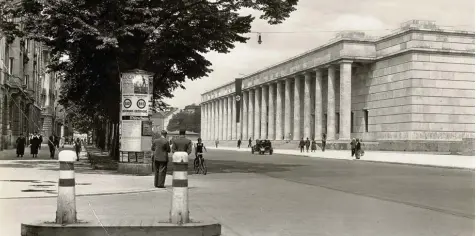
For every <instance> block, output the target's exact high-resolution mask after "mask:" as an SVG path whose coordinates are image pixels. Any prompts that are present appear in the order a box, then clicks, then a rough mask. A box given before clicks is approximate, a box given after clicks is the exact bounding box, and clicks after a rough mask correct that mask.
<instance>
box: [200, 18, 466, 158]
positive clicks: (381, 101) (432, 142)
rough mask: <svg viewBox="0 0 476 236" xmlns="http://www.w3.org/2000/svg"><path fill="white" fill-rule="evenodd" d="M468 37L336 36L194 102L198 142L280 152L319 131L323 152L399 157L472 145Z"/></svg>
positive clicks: (428, 27) (419, 32) (415, 31)
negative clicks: (261, 144) (353, 145)
mask: <svg viewBox="0 0 476 236" xmlns="http://www.w3.org/2000/svg"><path fill="white" fill-rule="evenodd" d="M474 36H475V34H474V31H473V32H467V31H455V30H443V29H440V28H439V27H438V26H437V25H436V24H435V23H434V22H432V21H418V20H413V21H409V22H405V23H403V24H402V25H401V28H400V29H399V30H398V31H397V32H395V33H393V34H390V35H387V36H385V37H381V38H378V39H373V38H370V37H367V36H365V34H364V33H362V32H342V33H339V34H338V35H337V37H336V38H335V39H334V40H333V41H331V42H330V43H328V44H326V45H324V46H321V47H318V48H316V49H314V50H312V51H309V52H307V53H305V54H303V55H300V56H297V57H294V58H292V59H289V60H287V61H285V62H282V63H280V64H278V65H275V66H272V67H270V68H266V69H263V70H261V71H258V72H256V73H254V74H252V75H250V76H247V77H245V78H241V79H237V80H236V81H235V82H232V83H229V84H226V85H223V86H221V87H218V88H215V89H213V90H211V91H208V92H206V93H204V94H202V96H201V98H202V103H201V114H202V115H201V117H202V126H201V127H202V133H201V135H202V138H203V139H204V140H237V139H239V138H241V139H242V140H247V139H249V138H252V139H253V140H255V139H270V140H276V141H273V142H274V143H275V145H285V144H282V143H281V142H283V143H284V141H282V140H300V139H301V138H304V139H306V138H307V137H309V139H312V138H314V137H315V139H316V140H321V134H322V133H326V134H327V140H328V142H327V143H328V144H330V145H329V146H330V147H331V148H336V149H342V148H347V146H348V143H349V140H350V139H351V138H362V139H363V141H364V143H365V144H366V148H367V149H374V150H375V149H377V150H406V151H449V149H451V147H452V146H455V145H454V144H455V143H458V142H462V140H463V139H465V141H466V139H468V140H472V141H473V142H474V128H475V125H474V122H475V120H474V105H475V103H474V85H475V84H474V80H475V77H474V76H475V75H474V61H475V58H474V55H475V53H474V49H475V47H474V39H475V37H474ZM240 90H241V91H240ZM235 101H240V102H235ZM237 107H239V111H240V112H238V118H240V119H239V120H238V119H235V117H236V115H237V111H238V110H237V109H236V108H237ZM237 121H238V122H237ZM245 143H246V141H245ZM291 143H293V145H292V146H293V147H296V148H297V145H296V146H294V144H295V143H296V141H292V142H291Z"/></svg>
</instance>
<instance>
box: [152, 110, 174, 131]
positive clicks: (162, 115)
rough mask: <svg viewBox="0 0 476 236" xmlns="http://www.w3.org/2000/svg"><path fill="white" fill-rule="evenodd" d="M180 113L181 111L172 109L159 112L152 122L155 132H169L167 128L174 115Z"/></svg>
mask: <svg viewBox="0 0 476 236" xmlns="http://www.w3.org/2000/svg"><path fill="white" fill-rule="evenodd" d="M178 112H180V109H178V108H175V107H170V108H167V109H166V110H164V111H158V112H155V113H154V114H152V116H151V120H152V129H153V131H154V132H159V133H160V131H161V130H167V126H168V125H169V121H170V119H171V118H172V116H173V115H174V114H176V113H178Z"/></svg>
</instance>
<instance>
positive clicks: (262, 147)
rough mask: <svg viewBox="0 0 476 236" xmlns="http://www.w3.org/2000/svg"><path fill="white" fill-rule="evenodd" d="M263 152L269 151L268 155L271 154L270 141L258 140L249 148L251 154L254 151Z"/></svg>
mask: <svg viewBox="0 0 476 236" xmlns="http://www.w3.org/2000/svg"><path fill="white" fill-rule="evenodd" d="M255 152H256V153H259V154H265V153H269V155H272V154H273V147H272V145H271V141H269V140H260V141H258V143H257V144H256V145H253V147H252V148H251V154H254V153H255Z"/></svg>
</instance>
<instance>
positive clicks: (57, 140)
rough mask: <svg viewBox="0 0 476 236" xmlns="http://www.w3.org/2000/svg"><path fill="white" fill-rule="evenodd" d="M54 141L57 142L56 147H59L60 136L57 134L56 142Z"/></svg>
mask: <svg viewBox="0 0 476 236" xmlns="http://www.w3.org/2000/svg"><path fill="white" fill-rule="evenodd" d="M54 143H55V147H56V148H58V149H59V144H60V138H59V137H58V136H57V135H55V142H54Z"/></svg>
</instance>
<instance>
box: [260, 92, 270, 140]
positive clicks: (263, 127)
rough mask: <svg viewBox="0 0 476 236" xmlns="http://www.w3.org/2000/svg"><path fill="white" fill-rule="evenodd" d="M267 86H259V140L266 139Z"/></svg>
mask: <svg viewBox="0 0 476 236" xmlns="http://www.w3.org/2000/svg"><path fill="white" fill-rule="evenodd" d="M267 108H268V86H267V85H263V86H261V138H260V139H261V140H263V139H267V138H268V132H267V128H268V127H267V123H268V114H267Z"/></svg>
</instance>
